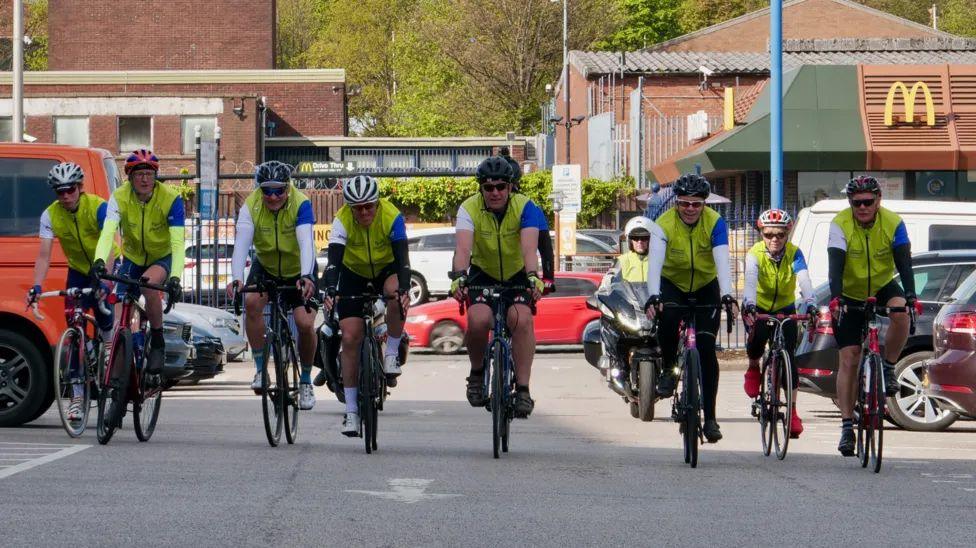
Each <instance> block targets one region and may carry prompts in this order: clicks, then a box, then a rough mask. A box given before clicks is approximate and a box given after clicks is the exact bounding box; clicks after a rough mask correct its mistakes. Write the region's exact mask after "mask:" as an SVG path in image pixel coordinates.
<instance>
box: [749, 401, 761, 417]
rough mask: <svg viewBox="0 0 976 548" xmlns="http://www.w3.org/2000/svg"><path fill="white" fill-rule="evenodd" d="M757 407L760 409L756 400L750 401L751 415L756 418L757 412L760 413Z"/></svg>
mask: <svg viewBox="0 0 976 548" xmlns="http://www.w3.org/2000/svg"><path fill="white" fill-rule="evenodd" d="M759 409H760V406H759V402H757V401H754V402H752V410H751V413H752V416H753V417H754V418H757V419H758V418H759V414H760V413H759Z"/></svg>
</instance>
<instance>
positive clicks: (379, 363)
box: [369, 338, 386, 451]
mask: <svg viewBox="0 0 976 548" xmlns="http://www.w3.org/2000/svg"><path fill="white" fill-rule="evenodd" d="M372 341H373V344H372V345H371V346H372V352H373V353H372V356H373V375H372V383H371V385H370V386H371V387H372V389H373V392H372V394H371V396H372V397H373V408H372V409H371V413H372V419H373V428H372V430H371V431H370V436H369V438H370V444H371V445H372V447H373V451H376V449H377V448H378V447H377V443H376V433H377V431H378V430H379V426H380V415H379V412H380V410H381V409H383V397H384V392H385V390H386V388H385V383H386V374H385V373H384V372H383V355H382V354H381V353H380V352H381V350H380V345H379V342H377V340H376V339H375V338H373V339H372Z"/></svg>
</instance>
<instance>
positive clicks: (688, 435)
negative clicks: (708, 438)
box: [681, 348, 701, 468]
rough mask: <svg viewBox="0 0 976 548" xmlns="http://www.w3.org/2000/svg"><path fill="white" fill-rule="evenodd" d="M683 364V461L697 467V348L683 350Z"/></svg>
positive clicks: (699, 434) (698, 370)
mask: <svg viewBox="0 0 976 548" xmlns="http://www.w3.org/2000/svg"><path fill="white" fill-rule="evenodd" d="M684 365H685V367H684V370H683V373H682V374H683V377H684V378H683V382H682V386H681V392H682V398H683V399H684V433H683V440H684V445H685V462H686V463H688V464H690V465H691V467H692V468H697V467H698V444H699V441H700V439H701V380H700V379H701V362H700V361H699V357H698V350H697V349H694V348H692V349H690V350H687V351H685V364H684Z"/></svg>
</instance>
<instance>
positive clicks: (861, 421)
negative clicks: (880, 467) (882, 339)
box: [854, 356, 872, 468]
mask: <svg viewBox="0 0 976 548" xmlns="http://www.w3.org/2000/svg"><path fill="white" fill-rule="evenodd" d="M868 362H869V357H868V356H862V357H861V361H860V364H861V368H860V369H859V370H858V372H857V399H856V400H855V401H856V403H855V411H854V412H855V413H856V414H857V456H858V460H859V461H860V463H861V468H867V466H868V460H869V459H870V456H869V455H868V453H869V452H870V450H871V449H870V444H871V441H870V440H869V438H870V437H871V434H872V432H871V429H870V428H869V426H868V423H867V413H868V406H867V398H868V391H869V390H870V387H869V384H866V383H865V375H867V374H868V373H867V368H868V367H870V364H869V363H868Z"/></svg>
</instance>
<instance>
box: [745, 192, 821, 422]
mask: <svg viewBox="0 0 976 548" xmlns="http://www.w3.org/2000/svg"><path fill="white" fill-rule="evenodd" d="M756 228H757V229H759V233H760V234H761V235H762V240H761V241H759V242H756V245H754V246H752V249H750V250H749V252H748V253H747V254H746V276H745V289H744V290H743V292H742V305H743V309H742V321H743V323H745V325H746V329H748V330H749V331H750V332H751V333H750V337H749V342H748V344H747V346H746V353H747V354H748V356H749V368H748V369H746V373H745V385H744V388H745V391H746V395H747V396H749V397H750V398H756V397H757V396H759V382H760V379H759V377H760V373H759V360H760V358H762V355H763V352H764V351H765V349H766V343H767V342H768V341H769V337H770V335H771V334H772V333H771V330H770V329H769V326H768V325H766V323H765V322H760V323H756V314H757V313H762V314H794V313H795V312H796V306H795V305H794V302H793V297H794V295H795V294H796V286H797V284H799V286H800V295H801V296H802V298H803V299H804V305H805V306H804V308H805V310H804V311H805V312H806V313H807V314H810V317H811V319H810V321H816V317H817V307H816V306H814V299H813V283H812V282H811V281H810V273H809V271H808V270H807V262H806V259H804V257H803V252H802V251H800V250H799V248H797V247H796V246H795V245H793V244H791V243H789V238H790V232H791V231H792V230H793V217H791V216H790V214H789V213H787V212H786V211H783V210H782V209H769V210H766V211H763V212H762V213H761V214H760V215H759V218H758V219H757V220H756ZM796 336H797V328H796V323H794V322H786V323H784V324H783V340H784V342H785V343H786V352H787V353H789V356H790V364H791V366H792V370H793V387H792V388H793V409H792V410H791V415H790V436H791V437H793V438H798V437H800V434H801V433H803V421H802V420H800V415H798V414H797V412H796V395H797V387H798V386H799V381H800V379H799V376H798V373H797V367H796V359H795V353H796Z"/></svg>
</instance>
